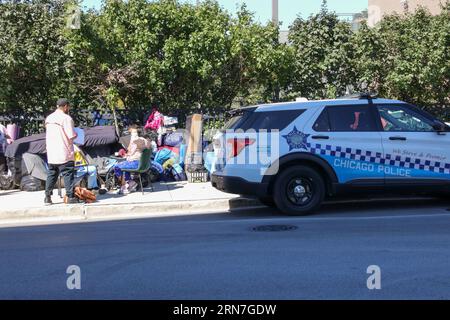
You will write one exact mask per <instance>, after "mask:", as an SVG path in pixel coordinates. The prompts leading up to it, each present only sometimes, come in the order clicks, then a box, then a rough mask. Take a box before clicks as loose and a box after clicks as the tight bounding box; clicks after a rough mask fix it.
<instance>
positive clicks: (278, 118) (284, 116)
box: [239, 109, 305, 131]
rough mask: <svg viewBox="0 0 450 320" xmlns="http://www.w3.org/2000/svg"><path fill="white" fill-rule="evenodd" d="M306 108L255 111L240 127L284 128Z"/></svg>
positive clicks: (246, 128)
mask: <svg viewBox="0 0 450 320" xmlns="http://www.w3.org/2000/svg"><path fill="white" fill-rule="evenodd" d="M303 112H305V110H301V109H297V110H282V111H263V112H254V113H252V115H251V116H250V117H249V118H248V119H247V120H246V121H244V122H242V124H241V125H240V126H239V129H242V130H244V131H247V130H249V129H253V130H256V131H258V130H280V131H281V130H283V129H284V128H286V127H287V126H288V125H289V124H290V123H292V122H293V121H294V120H295V119H297V118H298V117H299V116H300V115H301V114H302V113H303Z"/></svg>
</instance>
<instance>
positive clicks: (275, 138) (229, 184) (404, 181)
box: [211, 94, 450, 215]
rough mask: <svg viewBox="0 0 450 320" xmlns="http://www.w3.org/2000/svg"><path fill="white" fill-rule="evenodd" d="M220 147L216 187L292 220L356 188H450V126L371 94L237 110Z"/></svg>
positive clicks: (215, 178)
mask: <svg viewBox="0 0 450 320" xmlns="http://www.w3.org/2000/svg"><path fill="white" fill-rule="evenodd" d="M219 145H221V146H222V148H221V150H220V151H219V157H218V158H219V159H218V162H217V163H216V164H215V171H214V172H213V174H212V176H211V182H212V185H213V186H214V187H215V188H217V189H219V190H222V191H225V192H229V193H235V194H244V195H255V196H257V197H258V198H259V199H260V200H261V201H262V202H263V203H265V204H267V205H276V206H277V207H278V208H279V209H280V210H281V211H282V212H284V213H286V214H291V215H302V214H306V213H309V212H311V211H313V210H315V209H317V208H318V207H319V206H320V204H321V203H322V201H323V200H324V198H325V196H332V195H335V194H338V193H342V192H346V191H350V190H352V189H358V190H374V189H377V190H381V191H386V192H387V191H391V190H392V189H394V188H395V189H396V188H401V189H402V190H405V189H406V190H408V191H411V192H415V191H430V190H435V189H436V191H437V192H442V191H444V190H446V189H447V188H449V187H450V127H449V126H447V125H446V124H445V123H444V122H442V121H439V120H437V119H436V118H434V117H433V116H431V115H430V114H428V113H426V112H424V111H422V110H421V109H419V108H417V107H415V106H413V105H410V104H408V103H405V102H402V101H397V100H387V99H381V98H374V97H371V96H370V95H366V94H360V95H356V96H353V97H347V98H342V99H335V100H321V101H306V102H290V103H277V104H268V105H261V106H256V107H250V108H244V109H240V110H239V111H237V113H235V114H234V116H233V118H232V119H231V120H230V121H229V123H228V124H227V126H226V131H225V132H224V133H223V134H222V135H221V137H220V142H219Z"/></svg>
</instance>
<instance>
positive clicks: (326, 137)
mask: <svg viewBox="0 0 450 320" xmlns="http://www.w3.org/2000/svg"><path fill="white" fill-rule="evenodd" d="M311 138H312V139H315V140H328V139H330V137H329V136H312V137H311Z"/></svg>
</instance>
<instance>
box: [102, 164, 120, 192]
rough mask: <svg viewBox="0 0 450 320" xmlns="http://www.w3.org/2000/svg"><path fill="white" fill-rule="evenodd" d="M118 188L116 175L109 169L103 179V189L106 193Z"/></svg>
mask: <svg viewBox="0 0 450 320" xmlns="http://www.w3.org/2000/svg"><path fill="white" fill-rule="evenodd" d="M118 186H119V179H117V177H116V175H115V174H114V170H113V169H111V170H109V171H108V173H107V174H106V177H105V188H106V190H108V191H111V190H113V189H115V188H116V187H118Z"/></svg>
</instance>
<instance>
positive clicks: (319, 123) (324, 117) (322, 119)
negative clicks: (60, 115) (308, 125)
mask: <svg viewBox="0 0 450 320" xmlns="http://www.w3.org/2000/svg"><path fill="white" fill-rule="evenodd" d="M313 129H314V131H317V132H328V131H331V128H330V120H329V119H328V111H327V108H325V109H324V110H323V111H322V113H321V114H320V116H319V117H318V118H317V120H316V122H315V123H314V125H313Z"/></svg>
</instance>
